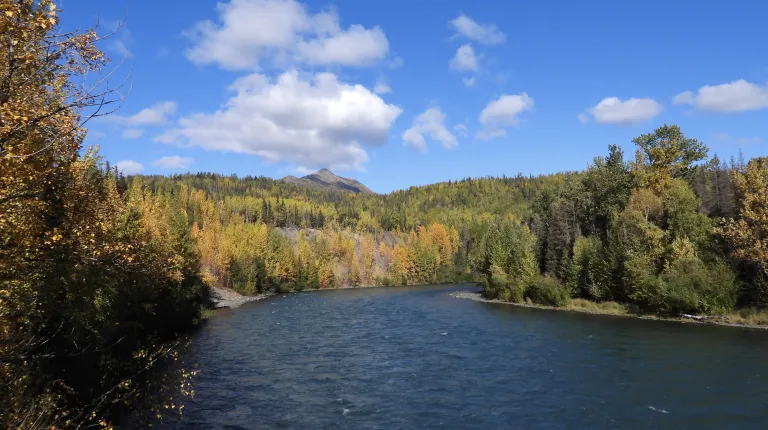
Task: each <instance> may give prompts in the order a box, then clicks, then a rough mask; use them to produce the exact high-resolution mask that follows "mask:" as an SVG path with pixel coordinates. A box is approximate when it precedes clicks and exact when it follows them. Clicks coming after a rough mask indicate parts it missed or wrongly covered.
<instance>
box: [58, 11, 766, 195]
mask: <svg viewBox="0 0 768 430" xmlns="http://www.w3.org/2000/svg"><path fill="white" fill-rule="evenodd" d="M60 9H61V10H62V14H61V19H62V21H61V24H62V26H63V27H64V28H66V29H70V28H74V27H88V26H90V25H92V24H93V23H94V22H97V21H99V22H101V24H102V28H101V30H100V31H101V32H102V33H106V32H108V31H109V30H110V29H111V28H113V27H114V26H115V25H116V22H118V21H120V20H121V19H122V18H124V17H127V20H126V22H125V24H124V26H123V27H122V28H121V29H120V30H119V31H118V32H117V33H116V34H115V35H114V36H112V37H110V38H109V39H107V40H105V41H104V42H103V48H104V50H105V51H106V52H107V54H108V55H109V56H110V57H111V58H112V59H113V62H112V65H111V66H115V65H117V63H119V62H120V60H121V59H124V60H123V62H122V65H121V67H120V69H119V70H118V72H117V73H116V74H115V79H113V82H117V81H119V79H118V78H120V77H122V76H125V75H127V74H128V73H130V82H131V87H132V89H131V92H130V94H129V96H128V97H127V98H126V100H125V102H124V105H123V106H122V108H121V109H120V110H119V112H117V114H115V115H113V116H111V117H105V118H100V119H99V120H97V121H94V122H92V123H90V124H89V137H88V138H87V143H89V144H98V145H99V146H100V151H101V154H102V155H103V156H104V157H105V158H106V159H107V160H109V161H110V162H112V163H119V165H120V166H121V167H122V168H124V169H125V170H126V171H127V172H138V171H140V172H142V173H152V174H154V173H158V174H172V173H181V172H186V171H192V172H197V171H213V172H218V173H223V174H232V173H236V174H238V175H241V176H242V175H266V176H272V177H281V176H284V175H287V174H300V173H304V172H308V171H312V170H315V169H318V168H322V167H329V168H331V169H332V170H334V171H335V172H336V173H338V174H341V175H343V176H351V177H355V178H357V179H359V180H361V181H362V182H363V183H365V184H367V185H368V186H369V187H371V188H372V189H373V190H375V191H378V192H388V191H391V190H394V189H400V188H406V187H408V186H410V185H420V184H428V183H433V182H438V181H444V180H448V179H460V178H463V177H467V176H486V175H494V176H496V175H503V174H506V175H508V176H510V175H515V174H517V173H518V172H521V173H523V174H540V173H549V172H556V171H561V170H580V169H583V168H584V167H586V166H587V164H588V163H589V162H590V161H591V160H592V158H593V157H594V156H596V155H601V154H605V153H606V151H607V146H608V145H609V144H620V145H622V146H623V147H624V148H625V150H626V151H627V153H629V154H632V153H634V148H632V145H631V139H632V138H633V137H635V136H637V135H639V134H642V133H645V132H648V131H650V130H652V129H653V128H654V127H657V126H659V125H662V124H664V123H674V124H678V125H680V126H681V127H682V129H683V131H684V132H685V133H686V134H687V135H689V136H692V137H696V138H698V139H700V140H702V141H704V142H705V143H706V144H707V145H708V146H709V147H710V149H711V153H715V152H716V153H718V154H719V155H720V156H721V157H724V158H727V157H729V156H731V155H733V154H736V153H737V152H738V151H739V149H741V150H742V151H743V152H744V154H745V155H746V156H747V157H751V156H757V155H765V154H766V149H767V148H768V132H767V128H768V121H766V119H768V116H767V114H768V86H767V84H766V83H767V82H768V53H767V52H766V50H765V41H766V40H768V26H765V25H764V22H763V21H764V17H765V16H768V4H765V3H763V2H757V1H728V2H726V1H707V2H662V1H644V2H615V1H592V2H570V1H559V2H555V1H541V2H485V1H483V2H458V1H441V2H415V1H401V0H389V1H386V2H384V1H373V0H371V1H352V0H337V1H334V2H327V1H308V2H297V1H288V0H226V1H222V2H220V3H219V4H218V5H217V4H216V3H215V2H212V1H194V2H192V1H179V0H173V1H171V0H163V1H154V2H149V1H140V0H132V1H126V0H116V1H109V2H92V1H82V0H81V1H75V0H62V1H61V2H60Z"/></svg>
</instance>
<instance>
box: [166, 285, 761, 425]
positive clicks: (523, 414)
mask: <svg viewBox="0 0 768 430" xmlns="http://www.w3.org/2000/svg"><path fill="white" fill-rule="evenodd" d="M462 289H464V290H466V289H474V287H472V286H450V287H446V286H434V287H415V288H374V289H359V290H337V291H321V292H310V293H299V294H292V295H287V296H282V297H278V298H274V299H271V300H265V301H261V302H254V303H249V304H246V305H244V306H242V307H241V308H239V309H235V310H233V311H228V312H225V313H222V314H220V315H217V316H215V317H214V318H212V319H211V320H210V321H209V322H208V323H207V325H206V326H205V327H204V328H203V329H202V330H201V331H200V332H199V333H197V334H196V335H195V339H194V343H193V346H192V348H191V350H190V351H189V352H188V353H187V355H186V361H188V362H194V363H197V364H198V365H199V368H200V370H201V372H200V374H199V375H198V377H197V378H196V382H195V391H196V395H195V397H194V399H190V400H188V401H187V402H186V407H185V409H184V417H183V419H182V420H180V421H178V422H175V423H166V426H169V427H172V428H185V429H186V428H219V429H260V428H265V429H267V428H278V429H281V428H285V429H288V428H290V429H337V428H347V429H369V428H371V429H376V428H378V429H398V428H402V429H428V428H460V429H469V428H474V429H495V428H521V429H534V428H568V429H571V428H586V429H598V428H650V429H656V428H675V429H678V428H691V429H702V428H729V429H742V428H756V429H758V428H760V429H766V428H768V385H766V379H767V378H766V376H768V331H760V330H749V329H739V328H727V327H714V326H700V325H690V324H681V323H670V322H658V321H644V320H637V319H631V318H618V317H605V316H590V315H584V314H575V313H570V312H557V311H544V310H536V309H521V308H518V307H514V306H507V305H500V304H489V303H481V302H475V301H472V300H465V299H456V298H453V297H451V296H449V295H448V294H449V293H450V292H455V291H458V290H462Z"/></svg>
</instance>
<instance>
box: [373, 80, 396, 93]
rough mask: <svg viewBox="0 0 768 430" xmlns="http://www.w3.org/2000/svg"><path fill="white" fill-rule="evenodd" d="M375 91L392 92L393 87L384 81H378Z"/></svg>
mask: <svg viewBox="0 0 768 430" xmlns="http://www.w3.org/2000/svg"><path fill="white" fill-rule="evenodd" d="M373 92H374V93H376V94H388V93H391V92H392V88H390V87H389V85H387V83H386V82H384V81H378V82H376V86H374V87H373Z"/></svg>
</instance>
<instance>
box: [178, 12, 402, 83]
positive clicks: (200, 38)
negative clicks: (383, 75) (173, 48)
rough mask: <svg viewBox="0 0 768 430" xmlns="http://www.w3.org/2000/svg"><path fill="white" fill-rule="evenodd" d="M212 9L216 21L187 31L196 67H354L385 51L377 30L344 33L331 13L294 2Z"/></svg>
mask: <svg viewBox="0 0 768 430" xmlns="http://www.w3.org/2000/svg"><path fill="white" fill-rule="evenodd" d="M217 9H218V22H213V21H202V22H198V23H197V24H196V25H195V27H194V28H193V29H192V30H190V31H188V32H187V35H188V36H189V37H190V38H192V39H193V40H194V46H193V47H192V48H190V49H189V50H188V51H187V58H189V59H190V60H191V61H192V62H194V63H196V64H218V65H219V66H221V67H223V68H225V69H228V70H245V69H257V68H259V66H260V64H261V62H262V61H263V60H265V59H271V60H273V61H276V62H286V61H288V62H290V61H299V62H304V63H307V64H312V65H331V64H339V65H346V66H358V67H359V66H366V65H369V64H372V63H374V62H376V61H377V60H380V59H383V58H385V57H386V55H387V53H388V51H389V42H388V41H387V37H386V35H385V34H384V32H383V31H382V30H381V29H380V28H378V27H374V28H371V29H366V28H364V27H363V26H361V25H352V26H350V27H349V28H347V29H346V30H345V29H342V28H341V25H340V24H339V18H338V16H337V15H336V14H335V13H334V12H332V11H330V12H320V13H317V14H311V13H309V12H308V11H307V8H306V6H305V5H303V4H301V3H299V2H297V1H295V0H231V1H230V2H229V3H219V4H218V6H217Z"/></svg>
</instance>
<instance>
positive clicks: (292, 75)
mask: <svg viewBox="0 0 768 430" xmlns="http://www.w3.org/2000/svg"><path fill="white" fill-rule="evenodd" d="M230 89H231V90H232V91H234V92H235V95H234V96H233V97H232V98H231V99H229V101H228V102H227V103H226V105H225V106H224V107H223V108H221V109H219V110H218V111H216V112H213V113H196V114H193V115H190V116H186V117H183V118H181V119H180V120H179V121H178V127H177V128H176V129H173V130H169V131H168V132H166V133H164V134H163V135H161V136H158V137H156V138H155V140H156V141H158V142H164V143H171V142H176V143H179V144H182V145H184V144H186V145H194V146H200V147H202V148H205V149H208V150H213V151H228V152H236V153H242V154H253V155H256V156H259V157H261V158H263V159H266V160H268V161H272V162H286V163H290V164H293V165H294V166H296V167H303V168H309V169H311V168H316V167H318V166H321V167H329V168H332V169H339V170H349V169H357V170H362V169H363V164H364V163H365V162H366V161H367V160H368V154H367V153H366V151H365V149H364V147H365V146H376V145H380V144H383V143H384V142H385V141H386V139H387V137H388V133H389V129H390V127H391V126H392V124H393V122H394V121H395V119H396V118H397V117H398V116H399V115H400V113H401V112H402V110H401V109H400V108H399V107H397V106H395V105H391V104H387V103H386V102H384V100H382V99H381V98H380V97H379V96H377V95H376V94H374V93H372V92H371V91H370V90H368V89H367V88H365V87H363V86H362V85H352V84H347V83H344V82H340V81H339V80H338V79H337V77H336V76H335V75H334V74H332V73H317V74H314V75H311V76H309V77H308V79H305V77H304V76H302V75H300V74H299V72H298V71H296V70H291V71H288V72H285V73H283V74H282V75H280V76H279V77H277V78H276V79H275V80H274V82H272V81H271V80H270V79H269V78H267V77H266V76H264V75H261V74H251V75H248V76H245V77H242V78H240V79H238V80H236V81H235V82H234V83H233V84H232V85H231V86H230Z"/></svg>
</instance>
